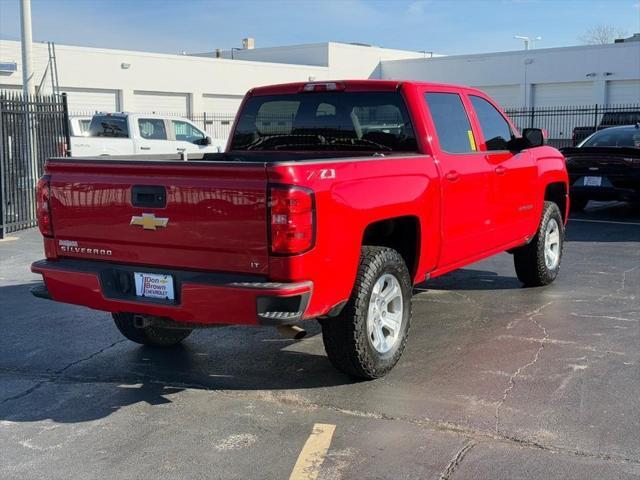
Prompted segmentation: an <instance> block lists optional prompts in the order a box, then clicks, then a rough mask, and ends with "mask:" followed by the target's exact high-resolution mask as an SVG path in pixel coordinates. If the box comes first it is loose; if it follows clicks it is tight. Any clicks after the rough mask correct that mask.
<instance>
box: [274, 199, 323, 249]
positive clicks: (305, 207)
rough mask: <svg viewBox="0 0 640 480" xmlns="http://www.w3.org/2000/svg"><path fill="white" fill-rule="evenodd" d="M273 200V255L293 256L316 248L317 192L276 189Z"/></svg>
mask: <svg viewBox="0 0 640 480" xmlns="http://www.w3.org/2000/svg"><path fill="white" fill-rule="evenodd" d="M269 194H270V198H269V213H270V222H271V253H276V254H285V255H293V254H297V253H303V252H306V251H307V250H309V249H310V248H311V247H313V242H314V237H315V231H314V229H315V226H314V220H315V219H314V217H315V212H314V208H315V205H314V199H313V192H311V191H310V190H307V189H305V188H300V187H287V186H278V187H272V188H271V190H270V192H269Z"/></svg>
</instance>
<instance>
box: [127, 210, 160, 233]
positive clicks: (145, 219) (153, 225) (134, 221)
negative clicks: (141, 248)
mask: <svg viewBox="0 0 640 480" xmlns="http://www.w3.org/2000/svg"><path fill="white" fill-rule="evenodd" d="M167 223H169V219H168V218H160V217H156V215H155V213H143V214H142V216H141V217H138V216H136V215H134V216H133V217H131V223H130V224H129V225H139V226H141V227H142V228H143V229H145V230H156V229H157V228H159V227H166V226H167Z"/></svg>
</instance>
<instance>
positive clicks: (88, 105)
mask: <svg viewBox="0 0 640 480" xmlns="http://www.w3.org/2000/svg"><path fill="white" fill-rule="evenodd" d="M60 91H61V92H66V94H67V102H68V105H69V112H71V113H83V114H87V115H88V114H92V113H94V112H117V111H118V110H119V109H118V92H117V90H98V89H79V88H61V89H60Z"/></svg>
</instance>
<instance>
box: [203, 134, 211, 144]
mask: <svg viewBox="0 0 640 480" xmlns="http://www.w3.org/2000/svg"><path fill="white" fill-rule="evenodd" d="M212 143H213V140H211V137H210V136H208V135H207V136H206V137H204V144H205V145H211V144H212Z"/></svg>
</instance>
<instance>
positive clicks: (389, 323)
mask: <svg viewBox="0 0 640 480" xmlns="http://www.w3.org/2000/svg"><path fill="white" fill-rule="evenodd" d="M411 295H412V283H411V276H410V275H409V270H408V269H407V266H406V264H405V262H404V260H403V258H402V257H401V256H400V254H399V253H398V252H397V251H395V250H393V249H391V248H386V247H373V246H365V247H362V251H361V256H360V265H359V268H358V275H357V277H356V283H355V285H354V288H353V292H352V294H351V298H350V299H349V301H348V303H347V304H346V305H345V307H344V309H343V310H342V312H341V313H340V315H338V317H336V318H329V319H324V320H322V321H321V324H322V340H323V342H324V346H325V350H326V351H327V355H328V357H329V360H330V361H331V363H332V364H333V365H334V366H335V367H336V368H337V369H339V370H341V371H343V372H345V373H347V374H349V375H352V376H354V377H359V378H366V379H372V378H378V377H382V376H384V375H385V374H386V373H387V372H389V371H390V370H391V369H392V368H393V367H394V366H395V364H396V363H397V362H398V360H399V359H400V356H401V355H402V352H403V351H404V348H405V344H406V342H407V337H408V333H409V322H410V320H411Z"/></svg>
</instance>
